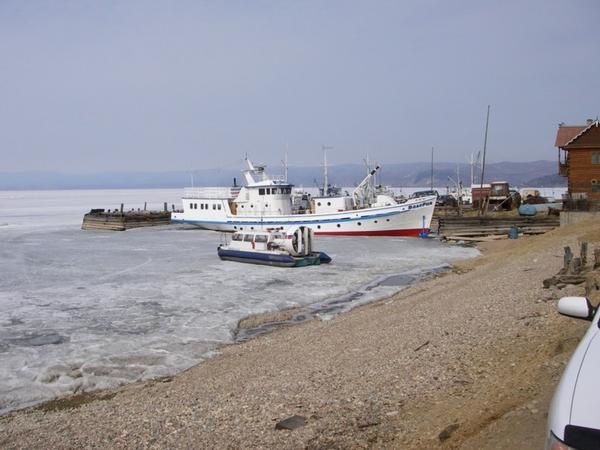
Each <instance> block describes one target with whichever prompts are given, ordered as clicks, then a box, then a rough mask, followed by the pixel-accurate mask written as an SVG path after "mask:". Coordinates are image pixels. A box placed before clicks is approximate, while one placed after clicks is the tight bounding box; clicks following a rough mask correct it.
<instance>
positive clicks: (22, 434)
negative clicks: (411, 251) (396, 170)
mask: <svg viewBox="0 0 600 450" xmlns="http://www.w3.org/2000/svg"><path fill="white" fill-rule="evenodd" d="M595 228H596V227H595V226H594V224H587V225H585V224H581V225H577V226H573V227H570V228H566V229H560V230H555V231H554V232H551V233H548V234H546V235H544V236H538V237H531V238H527V239H519V240H515V241H502V242H494V243H489V244H486V245H485V246H483V247H482V250H483V252H484V254H483V256H482V257H480V258H478V259H476V260H472V261H466V262H464V263H461V264H459V265H458V266H457V267H456V268H455V270H454V271H453V272H452V273H449V274H446V275H444V276H441V277H438V278H436V279H432V280H428V281H425V282H423V283H420V284H419V285H417V286H414V287H412V288H410V289H408V290H406V291H403V292H401V293H400V294H398V295H397V296H395V297H393V298H391V299H388V300H384V301H381V302H379V303H376V304H373V305H369V306H366V307H363V308H360V309H357V310H354V311H352V312H350V313H348V314H344V315H342V316H339V317H337V318H335V319H334V320H332V321H328V322H323V321H320V320H313V321H310V322H308V323H305V324H302V325H299V326H295V327H290V328H285V329H281V330H277V331H275V332H273V333H270V334H268V335H265V336H262V337H260V338H258V339H255V340H252V341H249V342H246V343H244V344H241V345H232V346H229V347H226V348H224V349H223V354H222V355H221V356H219V357H216V358H214V359H211V360H209V361H207V362H205V363H203V364H200V365H199V366H197V367H195V368H193V369H191V370H189V371H187V372H185V373H183V374H181V375H180V376H178V377H175V378H174V379H172V380H162V381H161V382H158V381H157V382H149V383H140V384H136V385H131V386H127V387H125V388H122V389H119V390H117V391H114V392H108V393H100V394H98V395H96V396H92V397H79V398H72V399H70V400H68V401H66V402H54V403H50V404H48V405H46V407H45V408H44V409H37V410H30V411H23V412H19V413H16V414H13V415H10V416H8V417H4V418H2V419H0V446H1V447H2V448H51V447H52V448H74V447H90V448H91V447H118V448H120V447H128V448H134V447H135V448H138V447H143V448H146V447H149V448H314V449H316V448H470V449H479V448H490V449H491V448H494V449H497V448H511V449H519V448H522V449H534V448H542V447H543V443H544V439H545V435H544V433H545V430H544V428H545V414H546V412H547V407H548V406H547V403H548V401H549V397H550V395H551V392H552V390H553V388H554V385H555V383H556V381H557V379H558V377H559V376H560V373H561V371H562V368H563V366H564V364H565V362H566V360H567V358H568V357H569V355H570V353H571V352H572V350H573V348H574V346H575V345H576V343H577V341H578V339H579V338H580V337H581V335H582V334H583V332H584V331H585V328H586V326H587V324H586V323H585V322H580V321H575V320H573V319H567V318H563V317H561V316H559V315H558V314H557V313H556V311H555V304H556V300H557V299H558V298H559V297H560V296H563V295H568V294H571V295H574V294H582V293H583V287H582V286H576V287H566V288H564V289H562V290H558V289H557V288H552V289H550V290H546V289H543V288H542V280H543V279H545V278H548V277H550V276H552V275H554V274H555V273H556V272H558V270H559V269H560V267H561V265H562V254H563V246H564V245H571V246H572V248H576V247H577V242H578V239H579V238H583V239H585V240H587V241H588V242H590V243H591V245H592V246H593V244H592V243H598V242H599V241H600V232H599V231H598V230H596V229H595ZM89 400H91V401H89ZM293 415H300V416H302V417H303V418H304V419H305V420H306V424H305V425H304V426H302V427H300V428H298V429H296V430H293V431H286V430H283V431H282V430H276V429H275V424H276V423H277V422H278V421H280V420H282V419H285V418H287V417H290V416H293Z"/></svg>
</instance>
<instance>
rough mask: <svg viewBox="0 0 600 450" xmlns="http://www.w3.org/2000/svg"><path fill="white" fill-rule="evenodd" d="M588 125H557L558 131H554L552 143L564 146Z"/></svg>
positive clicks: (556, 145)
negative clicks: (554, 136)
mask: <svg viewBox="0 0 600 450" xmlns="http://www.w3.org/2000/svg"><path fill="white" fill-rule="evenodd" d="M588 128H589V126H581V125H578V126H573V125H559V127H558V132H557V133H556V142H555V143H554V146H555V147H559V148H562V147H565V146H566V145H567V144H568V143H570V142H571V141H572V140H573V139H575V138H576V137H578V136H579V135H580V134H582V133H583V132H584V131H585V130H587V129H588Z"/></svg>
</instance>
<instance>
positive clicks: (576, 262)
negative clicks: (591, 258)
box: [569, 258, 582, 275]
mask: <svg viewBox="0 0 600 450" xmlns="http://www.w3.org/2000/svg"><path fill="white" fill-rule="evenodd" d="M581 267H582V266H581V259H580V258H573V260H572V261H571V268H570V270H569V273H572V274H573V275H577V274H579V273H581Z"/></svg>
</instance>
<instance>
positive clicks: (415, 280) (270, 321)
mask: <svg viewBox="0 0 600 450" xmlns="http://www.w3.org/2000/svg"><path fill="white" fill-rule="evenodd" d="M479 256H480V255H479ZM479 256H476V257H475V258H477V257H479ZM469 259H473V258H469ZM454 269H455V268H454V266H453V265H443V266H440V267H434V268H431V269H427V270H424V271H422V273H420V274H419V275H408V274H407V273H403V274H394V275H389V276H386V277H383V278H382V279H381V280H380V282H379V283H377V284H380V283H382V282H383V283H384V282H385V281H386V280H388V279H392V278H396V277H404V279H405V280H406V279H408V278H410V281H408V282H407V283H405V284H400V285H398V286H401V287H400V289H399V290H398V291H397V292H395V293H393V294H391V295H387V296H384V297H381V298H377V299H375V300H371V301H368V302H367V303H363V304H358V305H352V302H353V301H354V300H355V299H356V297H357V295H356V294H357V293H360V291H361V290H362V289H359V290H357V291H356V292H354V293H352V294H348V295H347V296H344V297H339V298H337V297H336V298H333V299H331V300H330V301H327V302H322V303H314V304H309V305H305V306H296V307H289V308H285V309H281V310H275V311H267V312H264V313H256V314H250V315H248V316H246V317H243V318H241V319H240V320H238V322H237V324H236V327H235V329H234V330H233V331H232V342H228V343H223V344H219V345H218V346H217V347H215V348H213V349H211V350H210V351H209V352H208V353H209V354H212V356H206V357H205V358H204V359H202V360H201V361H199V362H197V363H195V364H194V365H193V366H191V367H188V368H187V369H184V370H181V371H179V372H176V373H174V374H172V375H166V376H161V377H157V378H151V379H146V380H138V381H134V382H130V383H125V384H122V385H119V386H115V387H112V388H105V389H98V390H93V391H89V392H73V393H70V394H66V395H61V396H58V397H55V398H51V399H48V400H44V401H41V402H38V403H34V404H29V405H25V406H22V407H19V408H15V409H13V410H10V411H7V412H5V413H3V414H0V419H2V418H3V417H7V416H10V415H12V414H15V413H19V412H27V411H29V410H39V411H44V412H47V411H56V410H62V409H74V408H78V407H79V406H81V405H84V404H86V403H90V402H93V401H102V400H106V399H109V398H112V397H114V395H116V392H117V391H119V390H121V389H123V388H126V387H127V386H130V385H136V384H143V383H155V382H156V383H164V382H169V381H171V380H172V379H173V378H175V377H178V376H179V375H181V374H182V373H185V372H187V371H188V370H192V369H194V368H195V367H197V366H199V365H201V364H203V363H205V362H206V361H207V360H209V359H212V358H216V357H219V356H220V355H221V351H222V350H223V349H224V348H227V347H229V346H232V345H239V344H242V343H244V342H247V341H249V340H252V339H257V338H259V337H261V336H264V335H266V334H269V333H272V332H275V331H277V330H279V329H283V328H287V327H292V326H297V325H301V324H303V323H305V322H307V321H311V320H323V321H328V320H333V319H335V318H336V317H337V316H339V315H342V314H348V313H350V312H351V311H353V310H355V309H358V308H363V307H369V306H371V305H375V304H377V303H378V302H385V301H389V300H390V299H392V298H393V297H394V296H395V295H397V294H399V293H400V292H401V291H403V290H405V289H408V288H410V287H412V286H415V285H417V284H419V283H421V282H423V281H425V280H428V279H431V278H436V277H440V276H444V275H445V274H447V273H450V272H452V271H454ZM372 284H374V282H372V283H368V284H367V285H366V286H370V285H372ZM345 297H348V299H345ZM358 297H360V295H359V296H358ZM316 305H319V306H320V307H317V306H316ZM345 307H348V308H349V309H347V310H344V308H345ZM322 313H325V314H330V313H332V316H331V317H328V318H323V317H321V314H322Z"/></svg>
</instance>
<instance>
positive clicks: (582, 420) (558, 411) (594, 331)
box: [548, 314, 600, 440]
mask: <svg viewBox="0 0 600 450" xmlns="http://www.w3.org/2000/svg"><path fill="white" fill-rule="evenodd" d="M599 319H600V314H596V315H595V317H594V318H593V320H592V322H591V324H590V327H589V328H588V330H587V331H586V333H585V335H584V336H583V338H582V339H581V342H579V344H578V346H577V348H576V349H575V352H574V353H573V355H572V356H571V359H570V360H569V363H568V364H567V367H566V368H565V370H564V372H563V374H562V377H561V379H560V382H559V383H558V386H557V388H556V391H555V392H554V397H553V399H552V403H551V405H550V410H549V412H548V428H549V429H548V432H549V433H550V432H552V433H553V434H554V435H555V436H556V437H557V438H559V439H560V440H564V434H565V427H566V426H567V425H576V426H581V427H587V428H595V429H598V428H600V407H599V406H600V405H599V402H600V390H598V387H597V383H598V380H600V336H598V333H599V331H600V330H599V329H598V320H599ZM572 320H575V319H572Z"/></svg>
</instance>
